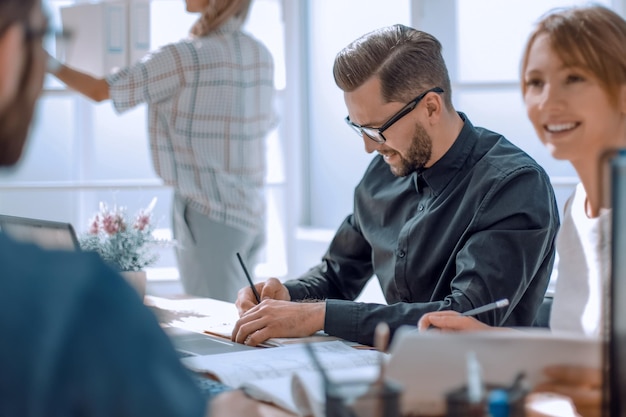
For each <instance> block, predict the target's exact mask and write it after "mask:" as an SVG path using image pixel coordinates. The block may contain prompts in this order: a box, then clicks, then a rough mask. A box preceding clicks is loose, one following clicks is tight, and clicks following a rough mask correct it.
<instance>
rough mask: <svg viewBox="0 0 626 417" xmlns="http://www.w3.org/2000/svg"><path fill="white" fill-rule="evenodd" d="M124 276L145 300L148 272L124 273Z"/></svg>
mask: <svg viewBox="0 0 626 417" xmlns="http://www.w3.org/2000/svg"><path fill="white" fill-rule="evenodd" d="M122 276H123V277H124V278H125V279H126V281H127V282H128V283H129V284H130V285H131V286H132V287H133V288H134V289H135V290H136V291H137V293H138V294H139V298H141V299H142V300H143V297H144V295H146V280H147V278H146V271H123V272H122Z"/></svg>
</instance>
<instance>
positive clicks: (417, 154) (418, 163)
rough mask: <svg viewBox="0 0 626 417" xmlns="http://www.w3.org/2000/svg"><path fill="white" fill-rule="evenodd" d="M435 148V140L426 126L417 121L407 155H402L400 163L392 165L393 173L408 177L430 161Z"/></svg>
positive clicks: (397, 175)
mask: <svg viewBox="0 0 626 417" xmlns="http://www.w3.org/2000/svg"><path fill="white" fill-rule="evenodd" d="M432 150H433V141H432V139H431V138H430V136H429V135H428V132H426V129H424V127H423V126H422V125H421V124H419V123H417V124H416V125H415V133H414V134H413V138H412V139H411V146H410V147H409V150H408V151H407V153H406V157H404V156H402V155H401V154H398V155H399V156H400V164H399V165H397V166H390V168H391V173H392V174H393V175H395V176H396V177H406V176H407V175H410V174H412V173H413V172H415V171H417V170H420V169H422V168H424V166H425V165H426V163H428V161H430V157H431V155H432Z"/></svg>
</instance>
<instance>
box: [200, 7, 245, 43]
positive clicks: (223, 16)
mask: <svg viewBox="0 0 626 417" xmlns="http://www.w3.org/2000/svg"><path fill="white" fill-rule="evenodd" d="M251 1H252V0H208V2H207V6H206V7H205V8H204V10H203V11H202V15H201V16H200V18H199V19H198V21H197V22H196V23H194V25H193V26H192V27H191V31H190V33H191V35H193V36H195V37H202V36H206V35H208V34H209V33H210V32H213V31H214V30H216V29H217V28H219V27H220V26H222V25H223V24H224V23H226V22H227V21H228V20H229V19H230V18H231V17H238V18H239V19H240V20H241V21H245V20H246V17H247V16H248V10H249V9H250V3H251Z"/></svg>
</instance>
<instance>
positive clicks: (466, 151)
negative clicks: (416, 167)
mask: <svg viewBox="0 0 626 417" xmlns="http://www.w3.org/2000/svg"><path fill="white" fill-rule="evenodd" d="M457 113H458V114H459V116H460V117H461V119H463V128H462V129H461V131H460V132H459V136H457V138H456V140H455V141H454V143H453V144H452V146H451V147H450V149H448V152H446V153H445V154H444V155H443V156H442V157H441V158H440V159H439V160H438V161H437V162H435V163H434V164H433V166H431V167H430V168H426V169H424V170H422V171H421V172H419V173H418V174H417V176H416V177H421V178H416V185H419V183H420V180H423V181H424V182H425V183H426V184H427V185H428V187H429V188H430V189H431V190H432V192H433V194H434V195H435V196H436V195H438V194H439V193H440V192H441V190H443V189H444V188H445V187H446V185H448V183H449V182H450V181H451V180H452V178H454V176H455V175H456V174H457V171H459V170H460V169H461V167H463V165H464V164H465V161H466V160H467V158H468V157H469V155H470V153H471V151H472V148H473V147H474V144H475V143H476V140H477V136H476V134H475V132H474V125H472V122H470V120H469V119H468V118H467V116H466V115H465V114H464V113H461V112H457ZM420 188H421V187H420Z"/></svg>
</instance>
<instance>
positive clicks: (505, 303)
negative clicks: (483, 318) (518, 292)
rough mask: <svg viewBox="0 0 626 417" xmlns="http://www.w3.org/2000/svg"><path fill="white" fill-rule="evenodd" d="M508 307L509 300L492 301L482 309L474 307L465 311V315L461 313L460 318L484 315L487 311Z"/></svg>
mask: <svg viewBox="0 0 626 417" xmlns="http://www.w3.org/2000/svg"><path fill="white" fill-rule="evenodd" d="M508 305H509V299H508V298H503V299H502V300H498V301H494V302H493V303H489V304H485V305H484V306H482V307H476V308H473V309H471V310H467V311H466V312H465V313H461V315H462V316H475V315H476V314H480V313H485V312H487V311H491V310H495V309H496V308H502V307H506V306H508Z"/></svg>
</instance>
